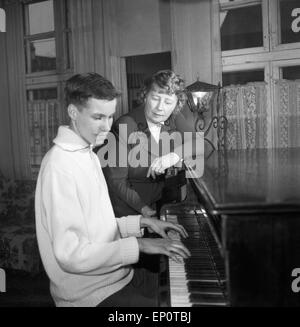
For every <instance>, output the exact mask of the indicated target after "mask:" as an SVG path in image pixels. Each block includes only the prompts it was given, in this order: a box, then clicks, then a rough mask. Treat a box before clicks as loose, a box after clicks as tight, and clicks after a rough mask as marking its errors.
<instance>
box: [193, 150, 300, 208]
mask: <svg viewBox="0 0 300 327" xmlns="http://www.w3.org/2000/svg"><path fill="white" fill-rule="evenodd" d="M191 174H192V172H191ZM192 180H193V181H194V184H195V186H196V188H197V191H198V192H199V193H200V196H201V197H202V199H203V200H204V202H205V203H204V204H205V206H206V210H208V211H209V213H211V214H222V213H223V214H226V213H231V214H234V213H241V212H249V213H252V212H254V213H255V212H257V213H258V212H266V211H267V212H282V211H288V212H300V148H288V149H251V150H250V149H249V150H228V151H226V152H224V151H215V152H214V153H213V154H212V155H211V156H210V157H209V158H207V159H206V161H205V166H204V174H203V176H202V178H194V179H192Z"/></svg>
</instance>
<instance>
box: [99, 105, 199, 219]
mask: <svg viewBox="0 0 300 327" xmlns="http://www.w3.org/2000/svg"><path fill="white" fill-rule="evenodd" d="M121 124H125V125H126V126H127V135H124V132H123V131H122V130H121V129H120V125H121ZM178 125H179V126H181V127H180V129H181V130H183V131H188V130H190V131H192V130H193V129H192V128H190V127H188V126H185V125H184V117H183V115H182V114H180V113H179V114H177V115H176V116H171V117H170V118H169V120H168V121H166V122H165V124H164V125H162V126H161V133H160V135H162V132H167V133H172V132H173V131H178V128H177V126H178ZM182 126H185V127H184V128H182ZM112 132H113V133H114V135H115V136H116V139H117V143H116V144H115V146H116V148H117V149H119V147H123V149H124V150H125V148H126V149H127V153H130V151H131V150H132V149H133V148H134V147H135V146H136V144H128V138H129V136H130V135H132V133H139V132H143V133H145V135H146V136H147V141H148V146H147V147H142V146H141V147H140V151H141V153H143V154H144V155H146V157H147V158H148V164H147V167H136V168H134V167H131V166H130V165H127V167H120V166H118V167H115V168H113V167H103V173H104V175H105V177H106V181H107V185H108V189H109V193H110V198H111V201H112V205H113V208H114V211H115V215H116V217H121V216H126V215H130V214H139V213H140V212H141V209H142V208H143V207H144V206H145V205H148V206H150V207H151V206H152V207H153V206H154V204H155V202H156V201H158V200H159V199H160V198H161V196H162V190H163V188H164V186H165V175H160V176H156V178H155V179H153V178H152V177H149V178H147V172H148V169H149V166H150V165H151V163H152V161H153V160H154V159H155V158H156V157H157V156H158V155H159V156H161V155H163V154H166V153H163V152H162V150H163V149H162V147H161V143H160V144H158V143H157V142H155V140H154V139H153V137H152V135H151V132H150V131H149V129H148V124H147V121H146V118H145V114H144V107H143V106H141V107H138V108H136V109H134V110H132V111H131V112H129V113H128V114H126V115H124V116H122V117H120V118H119V119H118V120H117V121H116V122H115V123H114V124H113V127H112ZM133 135H138V134H133ZM174 144H176V140H175V142H174ZM112 146H114V145H113V144H112ZM173 148H174V146H172V145H171V148H170V151H173ZM109 151H116V149H113V148H112V147H111V146H110V147H109ZM170 151H168V152H170ZM117 157H118V156H117ZM117 162H118V158H117ZM154 209H155V208H154Z"/></svg>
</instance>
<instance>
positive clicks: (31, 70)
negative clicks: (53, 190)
mask: <svg viewBox="0 0 300 327" xmlns="http://www.w3.org/2000/svg"><path fill="white" fill-rule="evenodd" d="M68 1H69V0H43V1H26V3H25V4H24V5H23V17H24V33H25V34H24V44H25V47H24V48H25V53H24V55H25V61H26V96H27V112H28V119H29V124H28V125H29V129H30V130H29V134H30V162H31V168H32V173H33V176H36V174H37V172H38V170H39V166H40V163H41V160H42V158H43V156H44V155H45V153H46V152H47V151H48V150H49V148H50V147H51V145H52V140H53V138H54V137H55V135H56V133H57V128H58V126H59V125H60V124H62V123H65V122H66V119H67V118H66V114H65V110H64V99H63V86H64V81H65V80H66V79H67V78H68V77H69V76H70V75H71V74H72V53H71V51H70V44H71V39H72V35H71V29H70V26H69V17H68V16H69V12H68Z"/></svg>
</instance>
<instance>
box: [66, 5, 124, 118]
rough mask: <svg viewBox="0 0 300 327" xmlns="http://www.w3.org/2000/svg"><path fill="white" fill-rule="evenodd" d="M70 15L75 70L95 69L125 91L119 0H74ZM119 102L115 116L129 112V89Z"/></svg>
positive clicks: (82, 71) (78, 71)
mask: <svg viewBox="0 0 300 327" xmlns="http://www.w3.org/2000/svg"><path fill="white" fill-rule="evenodd" d="M69 3H70V17H71V28H72V37H73V54H74V73H85V72H96V73H99V74H100V75H103V76H105V77H107V78H108V79H109V80H110V81H111V82H112V83H113V84H114V85H115V86H116V88H117V89H118V90H122V91H124V90H125V91H126V90H127V88H126V81H125V80H124V77H123V75H124V74H125V73H126V68H125V60H124V59H122V58H120V56H119V49H118V47H119V34H118V22H117V16H118V12H117V2H116V1H103V0H72V1H70V2H69ZM123 93H124V94H123V96H122V98H121V100H120V101H119V103H118V106H117V110H116V117H118V116H120V115H121V114H123V113H125V112H127V111H128V108H127V107H128V106H127V97H126V93H127V91H126V92H123Z"/></svg>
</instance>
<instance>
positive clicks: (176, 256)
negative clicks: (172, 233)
mask: <svg viewBox="0 0 300 327" xmlns="http://www.w3.org/2000/svg"><path fill="white" fill-rule="evenodd" d="M137 241H138V245H139V249H140V252H143V253H147V254H164V255H166V256H168V257H170V258H171V259H172V260H174V261H175V262H177V263H182V259H187V258H189V257H190V256H191V253H190V251H189V250H188V249H187V248H186V247H185V246H184V245H183V244H182V243H181V242H180V241H172V240H169V239H163V238H155V239H153V238H139V239H137Z"/></svg>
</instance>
